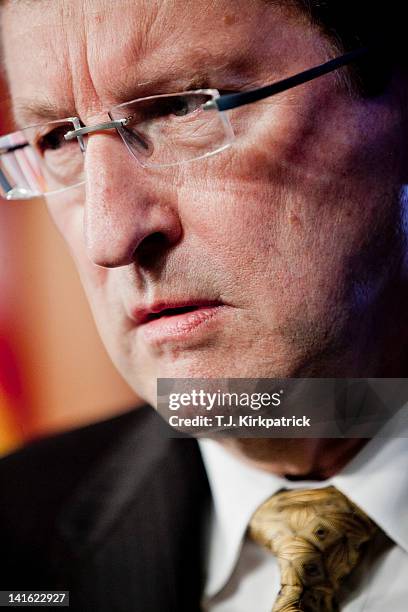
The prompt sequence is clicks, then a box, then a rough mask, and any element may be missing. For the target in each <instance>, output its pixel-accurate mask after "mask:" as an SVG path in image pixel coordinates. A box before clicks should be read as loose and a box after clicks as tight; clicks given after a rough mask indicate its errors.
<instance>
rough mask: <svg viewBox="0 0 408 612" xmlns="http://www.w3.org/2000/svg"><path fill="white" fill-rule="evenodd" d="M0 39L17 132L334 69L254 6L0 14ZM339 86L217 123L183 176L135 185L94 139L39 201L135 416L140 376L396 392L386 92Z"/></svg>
mask: <svg viewBox="0 0 408 612" xmlns="http://www.w3.org/2000/svg"><path fill="white" fill-rule="evenodd" d="M2 39H3V55H4V63H5V68H6V71H7V78H8V82H9V85H10V93H11V100H12V106H13V111H14V117H15V122H16V126H17V127H18V128H23V127H25V126H30V125H35V124H39V123H45V122H47V121H52V120H56V119H64V118H67V117H74V116H75V117H78V118H79V119H80V121H81V124H82V125H83V126H89V125H93V124H97V123H103V122H107V121H109V120H110V118H109V115H108V111H109V110H110V109H112V107H115V106H117V105H119V104H122V103H124V102H127V101H130V100H134V99H136V98H140V97H147V96H152V95H155V94H167V93H175V92H184V91H188V90H195V89H200V88H211V89H217V90H219V92H220V93H221V94H223V93H224V92H225V93H226V92H238V91H244V90H249V89H255V88H257V87H261V86H263V85H267V84H270V83H273V82H274V81H278V80H280V79H284V78H286V77H289V76H291V75H294V74H297V73H299V72H301V71H304V70H307V69H308V68H312V67H313V66H317V65H319V64H321V63H323V62H325V61H327V60H329V59H330V58H332V57H336V56H337V55H339V54H340V53H339V52H338V51H336V49H334V48H332V43H331V41H330V40H329V39H328V36H327V35H326V34H325V33H324V32H323V31H322V30H321V29H320V28H318V27H317V26H312V25H311V23H310V22H309V21H308V19H307V17H306V16H305V15H304V14H303V13H302V12H301V11H300V10H298V9H296V8H295V5H294V3H292V2H287V3H286V2H282V3H276V2H270V3H268V2H263V1H261V0H253V1H250V2H248V1H246V0H236V1H234V2H230V1H228V0H216V1H214V2H208V0H196V1H195V2H194V3H193V2H186V1H185V0H168V1H163V0H162V1H158V0H148V1H146V0H131V1H128V0H117V1H116V2H114V3H111V2H109V1H107V0H89V1H87V2H83V1H80V0H72V1H70V2H69V3H67V2H62V1H61V0H37V1H32V2H18V1H11V0H9V1H7V2H5V3H3V8H2ZM347 70H348V69H347V68H343V69H341V70H338V71H335V72H333V73H330V74H328V75H326V76H323V77H321V78H319V79H316V80H313V81H311V82H309V83H306V84H303V85H301V86H299V87H296V88H293V89H290V90H288V91H285V92H283V93H281V94H279V95H276V96H272V97H268V98H266V99H263V100H260V101H258V102H256V103H254V104H249V105H245V106H242V107H240V108H237V109H234V110H231V111H228V112H227V113H226V114H227V116H228V119H229V121H230V123H231V126H232V129H233V132H234V134H235V138H234V139H233V141H232V142H231V146H229V147H227V148H225V149H224V150H222V151H220V152H219V153H217V154H215V155H213V156H209V157H203V158H202V159H196V160H194V161H189V162H187V163H183V164H178V165H173V166H169V167H144V166H142V165H141V164H140V163H138V161H137V160H136V159H135V158H134V157H133V156H132V155H131V154H130V152H129V151H128V149H127V148H126V146H125V145H124V143H123V141H122V140H121V139H120V137H119V136H118V134H117V132H116V131H115V130H105V131H101V132H94V133H92V134H90V135H89V137H88V141H87V149H86V153H85V174H84V180H85V185H84V186H79V187H75V188H73V189H72V190H70V192H69V197H68V196H67V195H63V196H61V195H58V194H56V195H54V196H49V197H48V198H47V205H48V208H49V211H50V213H51V215H52V217H53V219H54V221H55V223H56V225H57V226H58V228H59V230H60V232H61V233H62V235H63V236H64V238H65V240H66V242H67V243H68V245H69V248H70V250H71V252H72V254H73V256H74V258H75V260H76V263H77V267H78V270H79V273H80V276H81V279H82V282H83V285H84V287H85V290H86V293H87V295H88V298H89V300H90V303H91V306H92V310H93V313H94V316H95V319H96V321H97V325H98V328H99V331H100V333H101V335H102V338H103V340H104V342H105V344H106V347H107V349H108V351H109V354H110V355H111V357H112V359H113V361H114V363H115V364H116V366H117V368H118V369H119V371H120V372H121V374H122V375H123V376H124V378H125V379H126V380H127V382H128V383H129V384H130V386H131V387H132V388H133V389H134V390H135V391H136V392H137V393H139V394H140V395H141V396H142V397H143V398H144V399H146V400H148V401H149V402H150V403H154V401H155V393H156V378H157V377H165V378H173V377H201V378H207V377H208V378H211V377H248V378H249V377H257V378H262V377H265V378H267V377H295V376H305V377H307V376H316V377H319V376H321V377H326V376H333V377H336V376H337V377H347V376H349V377H359V376H368V377H376V376H399V375H401V372H400V367H399V365H398V361H399V355H398V354H397V352H395V350H394V353H393V359H392V360H391V361H390V360H389V359H388V360H387V346H388V343H391V342H392V338H393V335H394V336H396V335H398V334H399V330H398V322H397V321H396V320H395V317H394V311H393V307H394V305H395V301H396V299H398V300H402V299H403V296H404V295H405V284H404V278H405V262H404V258H405V229H404V223H403V220H404V208H403V207H404V199H403V197H402V193H403V188H404V185H405V183H406V182H408V181H407V178H408V177H407V175H408V166H407V156H406V154H405V149H406V146H405V143H406V139H407V134H406V128H405V123H404V117H403V114H402V108H403V101H402V94H401V93H400V91H399V88H398V86H397V84H393V83H391V84H390V85H389V87H388V88H387V89H386V90H385V91H384V92H383V93H381V95H378V96H375V97H372V98H368V97H367V98H364V97H363V96H360V95H359V93H358V92H357V91H356V88H355V87H354V86H353V84H352V83H351V82H350V81H349V75H348V73H347ZM176 119H177V121H179V122H180V123H181V122H182V121H183V120H184V121H187V119H183V116H182V114H181V116H179V117H176ZM164 136H165V134H164ZM58 146H61V147H66V148H67V149H66V151H67V153H66V154H67V155H68V153H69V151H70V150H71V149H70V148H71V147H73V146H75V147H76V146H78V143H77V142H74V143H72V142H68V141H64V142H62V143H60V144H59V145H58ZM61 154H64V155H65V153H61ZM67 193H68V192H67ZM34 205H35V204H34ZM29 256H30V255H29V253H27V257H29ZM380 321H381V323H380ZM393 323H394V324H395V330H394V329H393V327H392V325H393ZM79 340H80V339H79ZM401 345H403V343H401ZM402 348H403V347H401V350H402ZM384 355H385V357H384ZM401 367H402V366H401Z"/></svg>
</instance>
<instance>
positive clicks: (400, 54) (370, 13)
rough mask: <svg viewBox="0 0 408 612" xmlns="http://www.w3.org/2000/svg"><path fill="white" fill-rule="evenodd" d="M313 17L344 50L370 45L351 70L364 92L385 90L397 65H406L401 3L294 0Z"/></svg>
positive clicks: (404, 30)
mask: <svg viewBox="0 0 408 612" xmlns="http://www.w3.org/2000/svg"><path fill="white" fill-rule="evenodd" d="M295 4H296V5H297V6H298V7H300V9H301V10H302V11H303V12H305V13H306V14H307V15H308V17H309V19H310V21H311V22H312V23H313V24H315V25H318V26H320V27H321V28H322V30H323V31H324V32H325V33H326V34H327V36H328V38H329V39H330V40H331V41H332V42H333V43H334V44H335V46H336V47H337V48H338V49H339V50H341V51H350V50H352V49H356V48H358V47H364V46H369V47H371V48H372V53H371V54H370V56H367V58H366V59H364V60H360V61H359V62H358V63H356V64H355V66H353V67H352V68H350V73H351V76H352V81H353V84H354V85H355V86H356V88H357V90H358V92H359V93H360V94H361V95H364V96H375V95H378V94H380V93H381V92H383V91H384V89H385V87H386V86H387V84H388V83H389V81H390V78H391V76H392V74H393V71H394V69H395V68H396V67H397V66H400V67H404V65H406V59H405V58H406V56H407V55H408V54H407V51H406V49H404V46H405V41H406V37H407V34H406V30H407V26H406V22H405V18H404V16H403V11H402V8H401V5H402V3H397V2H392V1H390V2H389V4H388V5H386V4H385V2H384V0H383V1H381V2H380V1H379V0H295Z"/></svg>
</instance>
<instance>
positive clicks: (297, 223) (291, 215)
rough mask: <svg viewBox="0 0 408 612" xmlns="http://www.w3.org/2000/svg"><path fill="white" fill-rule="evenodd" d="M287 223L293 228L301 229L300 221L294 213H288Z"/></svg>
mask: <svg viewBox="0 0 408 612" xmlns="http://www.w3.org/2000/svg"><path fill="white" fill-rule="evenodd" d="M288 221H289V223H290V225H291V226H292V227H294V228H299V229H300V228H301V227H302V225H303V224H302V221H301V220H300V217H298V215H296V214H295V213H294V212H292V211H290V212H289V215H288Z"/></svg>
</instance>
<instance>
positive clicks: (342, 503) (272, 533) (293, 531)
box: [249, 487, 377, 612]
mask: <svg viewBox="0 0 408 612" xmlns="http://www.w3.org/2000/svg"><path fill="white" fill-rule="evenodd" d="M376 530H377V527H376V525H375V523H373V522H372V521H371V519H369V518H368V516H367V515H366V514H365V513H364V512H363V511H362V510H360V508H358V507H357V506H356V505H355V504H354V503H353V502H352V501H350V500H349V499H348V498H347V497H346V496H345V495H343V494H342V493H340V491H338V490H337V489H335V488H334V487H327V488H324V489H315V490H299V491H284V492H281V493H278V494H276V495H274V496H273V497H271V498H270V499H268V500H267V501H266V502H265V503H264V504H262V505H261V506H260V507H259V508H258V510H257V511H256V512H255V513H254V515H253V517H252V519H251V521H250V524H249V534H250V536H251V537H252V538H253V539H254V540H255V541H256V542H258V543H259V544H261V545H262V546H265V547H266V548H268V549H269V550H270V551H271V552H272V553H273V554H274V555H275V556H276V557H277V559H278V562H279V566H280V571H281V584H282V589H281V597H280V598H279V599H278V602H280V601H281V600H282V602H281V603H282V604H283V600H284V602H285V605H286V607H285V606H284V605H280V606H278V607H276V606H275V608H274V610H276V611H278V610H285V611H286V610H287V611H288V612H289V611H290V610H293V611H295V610H313V611H314V610H322V611H323V610H324V612H326V611H330V610H335V609H336V605H335V603H334V594H335V592H336V591H337V590H338V588H339V586H340V583H341V581H342V580H343V578H345V577H346V576H347V575H348V574H350V573H351V571H352V570H353V568H354V567H355V566H356V565H357V563H358V561H359V559H360V557H361V553H362V547H363V545H364V544H365V543H366V542H368V541H369V540H371V539H372V537H373V536H374V534H375V532H376ZM307 602H309V603H307ZM291 606H292V607H291Z"/></svg>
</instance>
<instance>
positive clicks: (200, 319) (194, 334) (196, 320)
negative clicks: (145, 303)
mask: <svg viewBox="0 0 408 612" xmlns="http://www.w3.org/2000/svg"><path fill="white" fill-rule="evenodd" d="M226 310H228V308H227V305H226V304H224V303H222V302H220V301H218V300H202V299H200V300H187V301H186V300H184V301H174V302H173V301H172V302H160V303H155V304H153V305H152V306H150V307H149V308H142V309H136V310H134V311H133V313H132V319H133V320H134V321H135V322H136V324H137V327H138V330H139V331H138V333H139V334H140V337H141V338H143V339H144V341H145V342H147V343H148V344H150V345H162V344H169V343H170V344H171V343H174V342H177V344H178V345H180V342H189V341H190V340H191V341H192V342H196V341H197V340H198V339H199V338H201V339H203V338H207V334H208V333H209V332H210V329H213V330H214V329H215V328H214V325H219V324H221V321H222V313H223V312H225V311H226ZM217 321H218V323H217Z"/></svg>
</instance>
